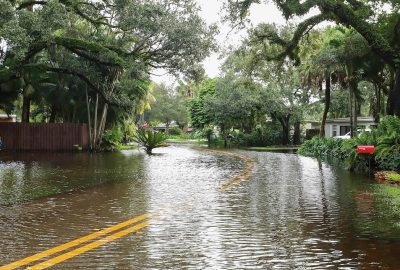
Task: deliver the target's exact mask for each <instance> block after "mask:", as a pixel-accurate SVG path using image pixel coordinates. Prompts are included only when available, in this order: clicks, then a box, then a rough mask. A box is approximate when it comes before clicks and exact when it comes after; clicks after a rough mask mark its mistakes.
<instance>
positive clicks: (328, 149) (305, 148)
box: [298, 136, 345, 159]
mask: <svg viewBox="0 0 400 270" xmlns="http://www.w3.org/2000/svg"><path fill="white" fill-rule="evenodd" d="M342 142H343V141H342V140H338V139H334V138H321V137H319V136H316V137H314V138H312V139H311V140H309V141H306V142H304V143H303V144H302V145H301V146H300V148H299V150H298V153H299V154H301V155H305V156H314V157H319V158H336V159H343V158H344V156H345V153H343V151H342V148H341V147H342Z"/></svg>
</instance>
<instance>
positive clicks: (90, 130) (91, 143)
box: [86, 87, 93, 151]
mask: <svg viewBox="0 0 400 270" xmlns="http://www.w3.org/2000/svg"><path fill="white" fill-rule="evenodd" d="M86 109H87V113H88V130H89V144H90V151H92V150H93V138H92V125H91V120H90V105H89V96H88V91H87V87H86Z"/></svg>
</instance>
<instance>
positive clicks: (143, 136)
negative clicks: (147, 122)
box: [134, 128, 167, 155]
mask: <svg viewBox="0 0 400 270" xmlns="http://www.w3.org/2000/svg"><path fill="white" fill-rule="evenodd" d="M166 139H167V137H166V136H165V134H163V133H161V132H158V133H157V132H154V131H152V130H150V129H143V128H139V129H138V131H137V133H136V135H135V137H134V141H135V142H136V143H138V144H139V145H140V146H142V147H143V148H144V149H145V150H146V153H147V154H149V155H151V154H152V151H153V149H154V148H157V147H162V146H163V145H164V142H165V140H166Z"/></svg>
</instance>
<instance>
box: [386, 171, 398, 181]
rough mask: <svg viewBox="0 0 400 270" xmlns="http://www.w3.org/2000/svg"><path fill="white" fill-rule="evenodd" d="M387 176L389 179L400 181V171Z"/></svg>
mask: <svg viewBox="0 0 400 270" xmlns="http://www.w3.org/2000/svg"><path fill="white" fill-rule="evenodd" d="M386 177H387V179H388V180H389V181H394V182H400V174H398V173H390V174H388V175H387V176H386Z"/></svg>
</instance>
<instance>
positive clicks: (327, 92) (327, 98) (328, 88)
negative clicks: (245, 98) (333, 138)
mask: <svg viewBox="0 0 400 270" xmlns="http://www.w3.org/2000/svg"><path fill="white" fill-rule="evenodd" d="M330 105H331V74H330V72H329V71H326V72H325V107H324V114H323V115H322V122H321V129H320V132H319V136H320V137H325V124H326V118H327V117H328V112H329V108H330Z"/></svg>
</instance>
